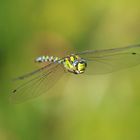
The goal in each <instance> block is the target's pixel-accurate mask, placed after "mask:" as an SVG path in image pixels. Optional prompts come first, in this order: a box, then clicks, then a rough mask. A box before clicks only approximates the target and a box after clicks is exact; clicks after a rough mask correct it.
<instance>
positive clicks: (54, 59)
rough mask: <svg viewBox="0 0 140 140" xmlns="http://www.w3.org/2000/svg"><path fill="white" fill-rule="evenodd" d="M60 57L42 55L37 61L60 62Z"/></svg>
mask: <svg viewBox="0 0 140 140" xmlns="http://www.w3.org/2000/svg"><path fill="white" fill-rule="evenodd" d="M59 60H60V58H59V57H55V56H40V57H38V58H36V60H35V61H36V62H41V63H42V62H58V63H59Z"/></svg>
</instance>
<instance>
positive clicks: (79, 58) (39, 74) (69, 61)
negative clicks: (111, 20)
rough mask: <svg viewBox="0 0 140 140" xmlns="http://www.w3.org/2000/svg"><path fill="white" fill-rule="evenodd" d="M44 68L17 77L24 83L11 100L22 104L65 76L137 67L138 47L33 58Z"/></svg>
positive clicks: (138, 59) (11, 96) (139, 47)
mask: <svg viewBox="0 0 140 140" xmlns="http://www.w3.org/2000/svg"><path fill="white" fill-rule="evenodd" d="M35 61H36V62H38V63H46V62H49V64H46V65H45V66H43V67H41V68H40V69H37V70H35V71H33V72H31V73H28V74H25V75H23V76H20V77H18V78H16V80H18V81H23V83H22V84H21V85H19V86H18V87H17V88H16V89H14V90H13V91H12V93H11V95H10V99H11V100H12V101H20V102H21V101H25V100H29V99H31V98H35V97H37V96H39V95H41V94H43V93H45V92H47V91H48V90H49V89H50V88H51V87H52V86H53V85H54V84H55V83H56V82H57V81H58V80H59V78H61V77H62V75H63V74H65V73H72V74H75V75H80V74H91V75H95V74H107V73H111V72H114V71H118V70H122V69H126V68H129V67H132V66H136V65H138V64H140V45H131V46H126V47H122V48H113V49H105V50H87V51H83V52H79V53H74V54H70V55H67V56H65V57H63V58H59V57H56V56H46V55H44V56H39V57H37V58H36V59H35Z"/></svg>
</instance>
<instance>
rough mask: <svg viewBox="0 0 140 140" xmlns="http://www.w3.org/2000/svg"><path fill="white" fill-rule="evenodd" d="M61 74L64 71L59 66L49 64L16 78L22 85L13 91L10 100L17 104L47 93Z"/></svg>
mask: <svg viewBox="0 0 140 140" xmlns="http://www.w3.org/2000/svg"><path fill="white" fill-rule="evenodd" d="M63 73H64V70H63V67H62V65H61V64H51V65H49V66H45V67H43V68H41V69H38V70H36V71H34V72H32V73H29V74H27V75H24V76H21V77H19V78H17V79H23V80H18V81H20V82H22V84H21V85H19V86H18V87H17V88H16V89H15V90H13V93H12V94H11V95H10V100H11V101H12V102H14V103H19V102H23V101H26V100H29V99H32V98H35V97H37V96H40V95H41V94H43V93H47V92H48V90H49V89H50V88H51V87H52V86H54V85H55V83H56V82H57V81H58V80H59V78H61V76H62V75H63Z"/></svg>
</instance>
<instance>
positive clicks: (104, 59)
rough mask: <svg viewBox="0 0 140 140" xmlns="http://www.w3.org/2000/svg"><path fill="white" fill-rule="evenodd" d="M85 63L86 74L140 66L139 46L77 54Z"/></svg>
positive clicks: (104, 72)
mask: <svg viewBox="0 0 140 140" xmlns="http://www.w3.org/2000/svg"><path fill="white" fill-rule="evenodd" d="M78 55H80V56H81V57H82V58H83V59H85V60H86V61H87V69H86V72H85V73H86V74H106V73H110V72H114V71H118V70H121V69H125V68H129V67H132V66H135V65H138V64H140V45H133V46H127V47H123V48H115V49H106V50H95V51H85V52H81V53H78Z"/></svg>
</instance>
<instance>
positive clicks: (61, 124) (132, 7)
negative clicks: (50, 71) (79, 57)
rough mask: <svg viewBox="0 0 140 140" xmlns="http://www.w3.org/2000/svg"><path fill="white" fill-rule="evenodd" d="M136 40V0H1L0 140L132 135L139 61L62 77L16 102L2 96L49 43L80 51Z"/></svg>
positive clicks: (120, 139)
mask: <svg viewBox="0 0 140 140" xmlns="http://www.w3.org/2000/svg"><path fill="white" fill-rule="evenodd" d="M57 41H58V43H57ZM137 43H140V1H139V0H133V1H129V0H106V1H103V0H95V1H93V0H85V1H80V0H71V1H64V0H59V1H57V0H52V1H51V0H40V1H39V0H24V1H19V0H14V1H11V0H6V1H4V0H1V1H0V65H1V66H0V140H139V139H140V86H139V85H140V74H139V71H140V66H137V67H134V68H131V69H127V70H124V71H121V72H116V73H112V74H108V75H101V76H85V75H82V76H78V77H77V76H75V75H70V76H68V77H67V76H65V77H63V78H62V79H61V81H60V82H58V84H57V85H56V86H55V87H54V88H53V89H52V91H50V92H48V94H45V95H44V96H41V97H40V98H37V99H35V100H31V101H29V102H25V103H22V104H10V103H9V100H8V98H7V97H8V96H9V94H10V93H11V91H12V90H11V89H12V88H13V87H12V82H11V79H12V78H14V77H16V76H19V75H22V74H24V73H27V72H29V71H31V70H33V69H34V68H36V67H39V66H37V65H36V64H34V62H33V60H34V58H35V57H36V56H39V55H41V54H42V52H43V51H44V50H45V49H46V52H47V49H48V48H49V47H51V46H53V47H54V48H55V45H56V46H59V47H60V46H61V45H62V46H65V47H66V48H65V50H66V51H67V50H68V49H69V47H72V48H73V49H74V50H76V51H81V50H87V49H106V48H114V47H123V46H127V45H130V44H137ZM46 44H47V45H46ZM56 49H57V50H59V49H58V48H57V47H56ZM52 55H53V53H52ZM64 82H65V83H64Z"/></svg>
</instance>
